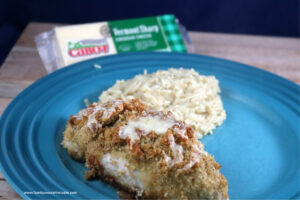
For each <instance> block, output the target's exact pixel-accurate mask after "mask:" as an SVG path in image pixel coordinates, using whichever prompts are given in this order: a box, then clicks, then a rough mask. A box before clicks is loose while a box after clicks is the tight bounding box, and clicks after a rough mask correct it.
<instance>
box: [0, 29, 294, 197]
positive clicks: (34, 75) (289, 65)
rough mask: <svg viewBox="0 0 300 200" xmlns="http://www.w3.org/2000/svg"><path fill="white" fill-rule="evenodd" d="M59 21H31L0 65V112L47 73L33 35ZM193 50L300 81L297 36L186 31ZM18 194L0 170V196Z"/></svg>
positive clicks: (14, 195)
mask: <svg viewBox="0 0 300 200" xmlns="http://www.w3.org/2000/svg"><path fill="white" fill-rule="evenodd" d="M55 26H59V24H43V23H30V24H29V25H28V26H27V27H26V29H25V30H24V32H23V34H22V35H21V37H20V38H19V40H18V41H17V43H16V44H15V45H14V47H13V48H12V50H11V52H10V53H9V55H8V57H7V58H6V60H5V62H4V63H3V65H2V66H1V68H0V114H1V113H2V112H3V110H4V109H5V107H6V106H7V105H8V104H9V103H10V102H11V100H12V99H13V98H14V97H15V96H16V95H18V94H19V93H20V92H21V91H22V90H23V89H24V88H26V87H27V86H28V85H30V84H31V83H33V82H34V81H36V80H38V79H40V78H42V77H43V76H45V75H47V73H46V70H45V68H44V67H43V63H42V61H41V59H40V57H39V55H38V52H37V49H36V47H35V43H34V36H35V35H37V34H39V33H41V32H43V31H48V30H50V29H52V28H53V27H55ZM189 35H190V37H191V40H192V43H193V45H194V50H195V51H194V53H197V54H203V55H209V56H215V57H220V58H225V59H230V60H233V61H237V62H241V63H244V64H248V65H252V66H255V67H258V68H261V69H264V70H267V71H269V72H272V73H275V74H277V75H279V76H282V77H284V78H287V79H289V80H291V81H293V82H295V83H298V84H300V40H299V39H297V38H282V37H266V36H263V37H262V36H249V35H232V34H218V33H204V32H189ZM15 198H19V196H18V195H17V194H16V193H15V192H14V191H13V189H12V188H11V187H10V186H9V185H8V184H7V183H6V181H5V179H4V178H3V176H2V175H1V173H0V199H15Z"/></svg>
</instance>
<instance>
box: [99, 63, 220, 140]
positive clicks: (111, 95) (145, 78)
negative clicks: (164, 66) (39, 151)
mask: <svg viewBox="0 0 300 200" xmlns="http://www.w3.org/2000/svg"><path fill="white" fill-rule="evenodd" d="M220 92H221V90H220V88H219V84H218V80H217V79H216V78H215V77H214V76H203V75H200V74H198V73H197V72H196V71H195V70H194V69H183V68H179V69H174V68H170V69H169V70H167V71H166V70H159V71H157V72H155V73H152V74H147V71H145V72H144V75H137V76H135V77H134V78H132V79H130V80H127V81H125V80H118V81H117V82H116V83H115V84H114V85H113V86H112V87H111V88H109V89H108V90H106V91H104V92H102V94H101V95H100V96H99V100H100V102H103V103H104V102H108V101H111V100H114V99H118V98H121V99H122V100H124V101H130V100H132V99H136V98H139V99H140V100H141V101H142V102H143V103H145V104H146V105H147V106H149V107H151V108H153V109H155V110H160V111H164V112H166V111H171V112H172V113H173V115H174V116H175V119H176V120H180V121H185V122H186V123H187V124H188V125H189V126H191V127H192V128H193V129H194V130H195V136H196V137H197V138H201V137H202V136H203V135H206V134H210V133H212V130H213V129H215V128H216V126H219V125H221V124H222V122H223V121H224V120H225V118H226V112H225V110H224V108H223V105H222V101H221V98H220V96H219V93H220Z"/></svg>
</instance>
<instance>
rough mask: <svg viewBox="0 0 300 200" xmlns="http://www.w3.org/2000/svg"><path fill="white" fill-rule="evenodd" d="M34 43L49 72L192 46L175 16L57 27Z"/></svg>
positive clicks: (40, 36) (36, 39)
mask: <svg viewBox="0 0 300 200" xmlns="http://www.w3.org/2000/svg"><path fill="white" fill-rule="evenodd" d="M35 42H36V45H37V49H38V52H39V54H40V57H41V59H42V61H43V63H44V65H45V68H46V69H47V71H48V73H50V72H52V71H55V70H56V69H59V68H61V67H65V66H68V65H70V64H73V63H76V62H80V61H83V60H87V59H91V58H95V57H100V56H107V55H112V54H117V53H125V52H140V51H173V52H187V47H192V46H191V42H190V40H189V38H188V35H187V33H186V30H185V28H184V27H183V26H182V25H180V24H179V23H178V20H177V19H176V18H175V17H174V15H161V16H154V17H144V18H136V19H127V20H120V21H107V22H98V23H89V24H81V25H70V26H59V27H55V28H54V29H52V30H50V31H48V32H44V33H41V34H39V35H37V36H36V37H35Z"/></svg>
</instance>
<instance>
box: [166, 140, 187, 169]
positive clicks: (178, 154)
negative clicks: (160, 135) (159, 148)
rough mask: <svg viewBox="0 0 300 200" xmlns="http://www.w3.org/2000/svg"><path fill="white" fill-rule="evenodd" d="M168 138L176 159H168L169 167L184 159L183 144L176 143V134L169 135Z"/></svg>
mask: <svg viewBox="0 0 300 200" xmlns="http://www.w3.org/2000/svg"><path fill="white" fill-rule="evenodd" d="M168 140H169V142H170V148H171V150H172V156H173V158H174V159H168V158H167V159H166V163H167V166H168V167H172V166H173V165H175V164H176V163H180V162H182V160H183V148H182V146H181V145H178V144H176V142H175V139H174V136H173V135H169V136H168Z"/></svg>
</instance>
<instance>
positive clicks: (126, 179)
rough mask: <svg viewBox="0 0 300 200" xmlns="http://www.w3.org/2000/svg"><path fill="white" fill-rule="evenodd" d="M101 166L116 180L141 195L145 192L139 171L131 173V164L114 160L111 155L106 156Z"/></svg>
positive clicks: (117, 159) (118, 159)
mask: <svg viewBox="0 0 300 200" xmlns="http://www.w3.org/2000/svg"><path fill="white" fill-rule="evenodd" d="M100 162H101V164H102V166H103V167H104V171H105V173H107V174H108V175H109V176H113V177H114V178H116V180H117V181H118V182H119V183H121V184H123V185H127V186H129V187H130V188H132V189H134V190H136V191H137V192H138V193H139V194H141V193H142V191H143V184H142V183H141V181H139V180H138V178H137V177H138V175H139V171H137V170H135V171H131V170H130V169H129V163H128V162H127V160H125V159H122V158H114V157H112V156H111V154H109V153H107V154H105V155H104V156H103V157H102V159H101V161H100Z"/></svg>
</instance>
